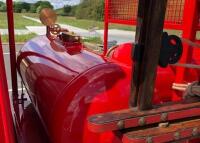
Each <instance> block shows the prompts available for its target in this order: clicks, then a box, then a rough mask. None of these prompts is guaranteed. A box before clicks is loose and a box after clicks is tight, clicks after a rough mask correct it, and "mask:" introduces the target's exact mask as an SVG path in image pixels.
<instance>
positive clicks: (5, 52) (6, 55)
mask: <svg viewBox="0 0 200 143" xmlns="http://www.w3.org/2000/svg"><path fill="white" fill-rule="evenodd" d="M22 46H23V44H18V45H16V51H17V52H18V51H19V50H20V49H21V47H22ZM3 55H4V62H5V68H6V76H7V79H8V88H9V92H10V93H11V91H12V90H11V89H12V86H11V72H10V53H9V45H7V44H3ZM18 86H19V90H21V80H20V78H19V76H18Z"/></svg>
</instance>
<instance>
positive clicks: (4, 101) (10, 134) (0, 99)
mask: <svg viewBox="0 0 200 143" xmlns="http://www.w3.org/2000/svg"><path fill="white" fill-rule="evenodd" d="M0 139H1V142H3V143H15V138H14V126H13V120H12V113H11V107H10V98H9V93H8V86H7V80H6V72H5V65H4V58H3V49H2V43H1V35H0Z"/></svg>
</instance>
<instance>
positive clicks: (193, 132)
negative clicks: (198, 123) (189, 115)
mask: <svg viewBox="0 0 200 143" xmlns="http://www.w3.org/2000/svg"><path fill="white" fill-rule="evenodd" d="M192 135H193V136H197V135H198V128H194V129H193V130H192Z"/></svg>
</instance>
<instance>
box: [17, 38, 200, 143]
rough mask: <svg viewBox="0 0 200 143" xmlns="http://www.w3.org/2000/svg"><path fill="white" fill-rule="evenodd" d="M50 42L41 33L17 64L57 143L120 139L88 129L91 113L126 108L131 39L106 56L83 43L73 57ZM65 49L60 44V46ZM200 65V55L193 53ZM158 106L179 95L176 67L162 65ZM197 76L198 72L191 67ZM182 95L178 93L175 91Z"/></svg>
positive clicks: (194, 77) (192, 74) (156, 95)
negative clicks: (88, 119) (174, 88)
mask: <svg viewBox="0 0 200 143" xmlns="http://www.w3.org/2000/svg"><path fill="white" fill-rule="evenodd" d="M51 45H52V42H51V41H49V40H48V38H46V37H45V36H40V37H37V38H35V39H32V40H30V41H29V42H27V43H26V44H25V45H24V47H23V48H22V49H21V52H20V54H19V56H18V60H17V66H18V70H19V73H20V75H21V76H22V79H23V81H24V83H25V85H26V88H27V90H28V93H29V95H30V97H31V100H32V103H33V104H34V107H35V109H36V111H37V113H38V114H39V117H40V119H41V121H42V123H43V125H44V127H45V130H46V132H47V134H48V136H49V137H50V140H51V141H52V142H55V143H66V142H69V143H71V142H73V143H94V142H96V143H105V142H106V143H113V142H114V143H118V142H119V143H120V142H121V140H120V139H119V138H118V137H116V136H115V135H114V134H113V133H112V132H107V133H103V134H95V133H92V132H91V131H89V129H88V124H87V118H88V117H89V116H91V115H94V114H98V113H103V112H110V111H116V110H121V109H127V108H128V102H129V101H128V100H129V94H130V80H131V65H132V62H131V58H130V57H131V55H130V54H131V49H132V47H133V45H132V44H131V43H127V44H124V45H120V46H118V47H117V48H116V49H115V50H114V51H113V52H111V54H110V57H102V56H99V55H97V54H94V53H92V52H89V51H87V50H86V49H85V47H83V50H82V51H81V53H78V54H75V55H70V54H69V53H67V51H62V52H59V51H56V50H55V47H52V46H51ZM54 45H57V44H54ZM59 48H64V47H62V46H58V45H57V48H56V49H59ZM193 60H194V61H195V63H197V64H200V57H198V58H197V57H194V59H193ZM157 73H158V77H157V79H156V88H155V93H154V99H153V102H154V104H160V103H163V102H168V101H172V100H177V99H174V98H173V96H174V95H173V94H175V93H174V92H173V90H172V84H173V82H174V80H175V69H174V68H173V67H170V66H169V67H167V68H158V72H157ZM188 74H190V79H187V80H186V81H185V82H191V81H194V80H197V79H198V77H199V75H198V74H199V73H198V71H196V70H190V71H188ZM177 94H178V95H179V93H177Z"/></svg>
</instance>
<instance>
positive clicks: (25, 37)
mask: <svg viewBox="0 0 200 143" xmlns="http://www.w3.org/2000/svg"><path fill="white" fill-rule="evenodd" d="M35 36H36V34H33V33H32V34H28V35H16V36H15V41H16V42H26V41H28V40H30V39H32V38H34V37H35ZM1 40H2V42H3V43H8V36H7V35H2V36H1Z"/></svg>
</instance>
